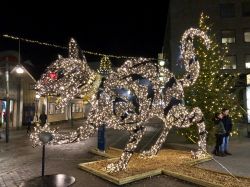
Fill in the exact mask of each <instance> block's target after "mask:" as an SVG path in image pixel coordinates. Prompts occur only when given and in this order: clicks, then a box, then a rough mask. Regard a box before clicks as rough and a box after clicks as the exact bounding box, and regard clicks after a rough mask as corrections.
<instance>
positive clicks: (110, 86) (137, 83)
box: [31, 28, 210, 172]
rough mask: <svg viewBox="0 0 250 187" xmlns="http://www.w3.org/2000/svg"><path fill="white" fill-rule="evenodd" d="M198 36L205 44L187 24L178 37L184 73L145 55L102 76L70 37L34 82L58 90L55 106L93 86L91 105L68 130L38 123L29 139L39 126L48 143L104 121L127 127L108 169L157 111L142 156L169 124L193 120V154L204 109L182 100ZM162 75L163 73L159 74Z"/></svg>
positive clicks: (194, 66) (118, 166)
mask: <svg viewBox="0 0 250 187" xmlns="http://www.w3.org/2000/svg"><path fill="white" fill-rule="evenodd" d="M195 37H198V38H200V39H201V40H202V41H203V43H204V45H206V46H207V47H209V44H210V40H209V38H208V37H207V35H206V34H205V33H204V32H203V31H200V30H198V29H194V28H190V29H188V30H187V31H185V33H184V34H183V36H182V39H181V58H182V61H183V63H184V65H185V70H186V73H185V75H184V76H183V78H182V79H176V78H175V76H174V75H173V74H172V73H170V72H169V70H168V69H166V68H164V67H161V66H159V65H158V64H156V63H153V62H152V61H149V60H147V59H144V58H138V59H129V60H127V61H126V62H125V63H124V64H123V65H122V66H121V67H119V68H118V69H117V70H116V71H111V72H110V74H109V75H108V77H107V79H106V80H102V79H101V78H100V75H99V74H98V73H97V72H95V71H93V70H91V69H90V68H89V67H88V65H87V62H86V59H85V57H84V56H83V55H82V54H81V51H80V50H79V49H78V46H77V44H76V42H75V41H74V40H73V39H71V41H70V44H69V57H68V58H62V57H61V56H60V57H59V58H58V60H56V61H55V62H53V63H52V64H51V65H50V66H49V67H48V68H47V70H46V72H45V73H44V74H43V75H42V77H41V79H40V80H39V81H38V82H37V84H36V88H37V90H38V93H39V94H40V95H46V94H48V93H50V94H51V93H53V94H54V95H57V96H59V99H58V106H59V107H62V106H65V105H66V104H67V103H68V102H69V101H70V100H71V99H73V98H74V97H75V96H79V95H81V94H82V93H87V92H89V91H90V89H92V88H93V87H94V88H98V89H96V93H95V94H93V96H92V97H91V99H90V103H91V105H92V109H91V111H90V114H89V115H88V117H87V121H86V125H83V126H81V127H79V128H78V129H77V130H76V131H74V132H71V133H70V134H61V133H60V132H58V131H57V130H56V129H53V130H51V129H50V127H49V126H48V125H45V126H44V127H40V126H39V127H37V128H36V129H35V132H34V133H32V134H31V140H32V141H33V143H34V145H40V144H41V142H40V141H39V138H38V135H39V133H41V132H43V131H47V132H51V133H52V134H53V136H54V139H53V140H52V141H51V143H52V144H66V143H73V142H78V141H82V140H86V139H87V138H89V137H90V136H91V135H93V134H94V133H95V132H96V130H97V128H98V127H99V126H100V125H102V124H104V123H105V124H106V126H107V127H110V128H114V129H120V130H127V131H129V132H130V138H129V141H128V143H127V145H126V146H125V149H124V151H123V153H122V155H121V157H120V159H119V160H118V161H117V162H115V163H111V164H109V165H108V166H107V167H106V169H107V171H109V172H117V171H120V170H124V169H126V167H127V165H128V162H129V160H130V158H131V156H132V155H133V153H134V150H135V149H136V147H137V145H138V143H139V142H140V140H141V139H142V137H143V134H144V132H145V123H146V122H147V121H148V120H149V119H151V118H153V117H158V118H160V119H161V120H162V121H163V122H164V128H163V130H162V132H161V134H160V136H159V137H158V139H157V141H156V142H155V144H154V145H153V146H152V147H151V148H150V149H149V150H147V151H143V152H142V153H141V155H142V156H146V157H150V156H154V155H156V154H157V153H158V151H159V150H160V148H161V146H162V144H163V143H164V142H165V139H166V137H167V134H168V132H169V130H170V129H171V128H172V127H173V126H176V127H180V128H186V127H189V126H190V125H191V124H193V123H195V124H197V127H198V132H199V141H198V150H197V151H196V152H192V155H193V157H194V158H200V157H204V156H205V154H206V130H205V123H204V120H203V114H202V112H201V110H200V109H199V108H197V107H196V108H193V109H192V110H190V111H189V110H188V109H187V108H186V107H185V105H184V103H183V98H184V91H183V88H184V87H188V86H191V85H192V84H194V83H195V81H196V79H197V77H198V75H199V70H200V66H199V63H198V61H197V59H196V57H195V50H194V46H193V40H194V38H195ZM159 77H164V79H159Z"/></svg>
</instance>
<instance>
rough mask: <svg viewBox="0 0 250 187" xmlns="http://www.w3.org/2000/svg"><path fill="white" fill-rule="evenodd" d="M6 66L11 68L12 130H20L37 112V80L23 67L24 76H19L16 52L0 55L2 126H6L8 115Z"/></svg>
mask: <svg viewBox="0 0 250 187" xmlns="http://www.w3.org/2000/svg"><path fill="white" fill-rule="evenodd" d="M6 64H8V66H9V72H10V73H9V95H10V110H9V114H10V128H18V127H21V126H22V125H23V124H25V123H26V122H27V120H28V117H29V116H33V115H34V112H35V100H34V98H35V91H34V84H35V82H36V81H35V79H34V77H33V76H32V75H31V74H30V72H29V71H28V70H27V69H25V67H23V69H24V72H23V74H17V73H16V72H15V67H16V65H17V64H18V53H17V52H16V51H4V52H1V53H0V124H1V125H2V126H4V115H5V113H6V76H5V71H6Z"/></svg>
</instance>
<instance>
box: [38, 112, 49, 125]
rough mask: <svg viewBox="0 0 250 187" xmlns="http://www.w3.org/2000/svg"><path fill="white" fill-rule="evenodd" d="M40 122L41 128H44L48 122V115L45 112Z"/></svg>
mask: <svg viewBox="0 0 250 187" xmlns="http://www.w3.org/2000/svg"><path fill="white" fill-rule="evenodd" d="M39 120H40V121H41V126H42V127H43V126H44V125H45V123H46V122H47V115H46V114H45V113H44V112H43V113H42V114H41V115H40V117H39Z"/></svg>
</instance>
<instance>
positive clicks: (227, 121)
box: [222, 108, 233, 155]
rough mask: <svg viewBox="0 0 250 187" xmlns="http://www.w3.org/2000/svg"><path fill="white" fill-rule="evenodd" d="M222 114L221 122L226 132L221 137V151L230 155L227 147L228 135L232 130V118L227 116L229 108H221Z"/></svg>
mask: <svg viewBox="0 0 250 187" xmlns="http://www.w3.org/2000/svg"><path fill="white" fill-rule="evenodd" d="M222 114H223V118H222V122H223V124H224V128H225V130H226V134H225V137H224V138H223V146H222V148H223V151H224V153H225V154H227V155H232V154H231V153H230V152H228V148H229V136H230V133H231V132H232V127H233V124H232V120H231V118H230V116H229V109H227V108H223V109H222Z"/></svg>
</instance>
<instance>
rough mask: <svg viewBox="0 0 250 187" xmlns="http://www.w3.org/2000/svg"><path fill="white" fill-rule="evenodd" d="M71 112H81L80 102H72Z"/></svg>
mask: <svg viewBox="0 0 250 187" xmlns="http://www.w3.org/2000/svg"><path fill="white" fill-rule="evenodd" d="M72 112H82V104H80V103H73V104H72Z"/></svg>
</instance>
